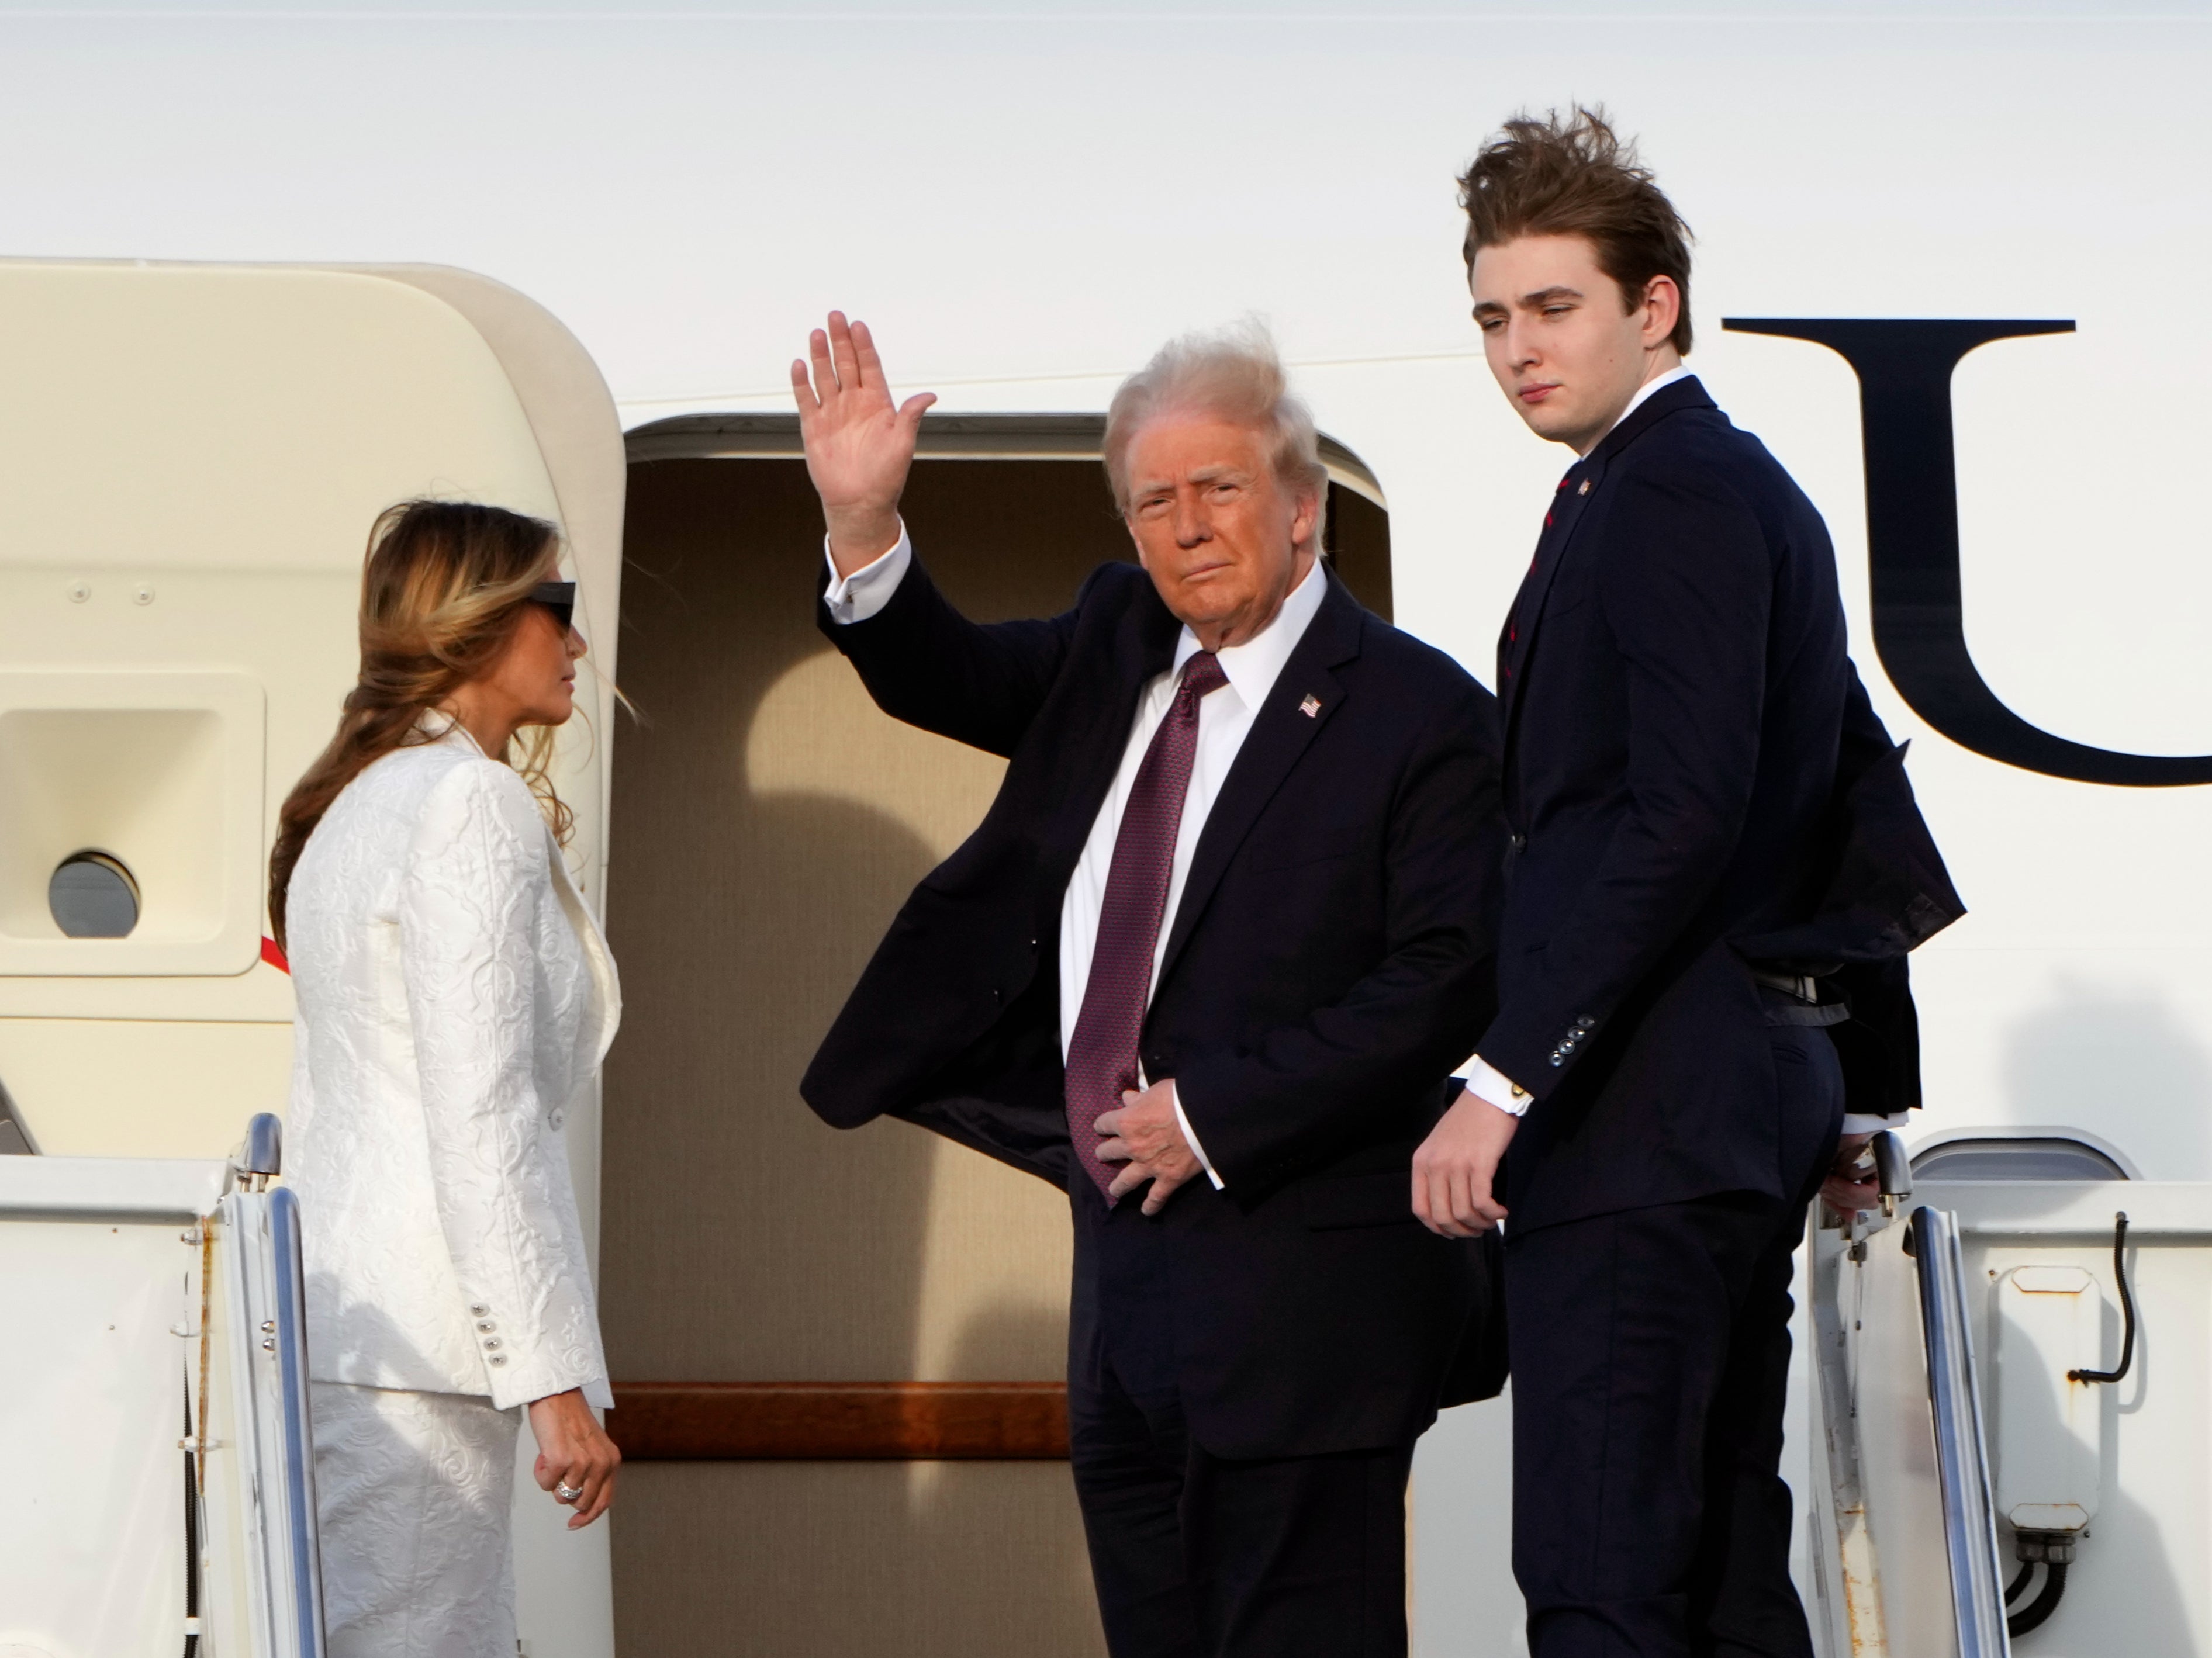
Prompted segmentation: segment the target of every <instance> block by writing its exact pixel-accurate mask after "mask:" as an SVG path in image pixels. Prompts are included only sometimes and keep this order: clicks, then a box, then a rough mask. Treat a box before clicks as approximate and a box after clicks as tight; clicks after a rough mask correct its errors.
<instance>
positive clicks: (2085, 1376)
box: [2030, 1209, 2136, 1628]
mask: <svg viewBox="0 0 2212 1658" xmlns="http://www.w3.org/2000/svg"><path fill="white" fill-rule="evenodd" d="M2127 1248H2128V1212H2127V1211H2126V1210H2124V1209H2123V1210H2121V1211H2120V1212H2119V1213H2118V1214H2117V1215H2114V1216H2113V1217H2112V1276H2113V1277H2114V1278H2118V1280H2119V1281H2120V1315H2121V1316H2122V1318H2124V1320H2125V1321H2126V1333H2124V1335H2122V1336H2121V1338H2120V1368H2119V1369H2118V1370H2069V1371H2067V1373H2066V1379H2067V1380H2068V1381H2069V1382H2118V1380H2119V1379H2120V1378H2121V1377H2122V1376H2125V1375H2126V1374H2127V1373H2128V1366H2129V1365H2130V1364H2132V1363H2135V1362H2136V1298H2135V1297H2134V1296H2133V1295H2131V1294H2130V1293H2129V1291H2128V1257H2127ZM2039 1621H2040V1620H2039ZM2030 1627H2031V1628H2032V1627H2033V1625H2030Z"/></svg>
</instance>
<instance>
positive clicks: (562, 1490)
mask: <svg viewBox="0 0 2212 1658" xmlns="http://www.w3.org/2000/svg"><path fill="white" fill-rule="evenodd" d="M583 1494H584V1492H583V1488H582V1487H581V1486H580V1485H556V1486H555V1487H554V1488H553V1500H554V1501H555V1502H556V1503H573V1502H574V1501H575V1500H576V1499H577V1498H578V1497H581V1496H582V1495H583Z"/></svg>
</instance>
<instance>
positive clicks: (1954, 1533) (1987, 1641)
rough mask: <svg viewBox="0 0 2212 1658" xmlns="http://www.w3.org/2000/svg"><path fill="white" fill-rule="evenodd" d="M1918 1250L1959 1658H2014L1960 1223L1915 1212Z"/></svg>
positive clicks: (1924, 1210) (1944, 1213) (1945, 1215)
mask: <svg viewBox="0 0 2212 1658" xmlns="http://www.w3.org/2000/svg"><path fill="white" fill-rule="evenodd" d="M1911 1225H1912V1230H1911V1245H1912V1254H1913V1260H1914V1264H1915V1265H1916V1266H1917V1268H1918V1270H1919V1276H1920V1324H1921V1330H1922V1333H1923V1335H1924V1336H1925V1338H1926V1341H1927V1349H1928V1401H1929V1409H1930V1413H1931V1415H1932V1417H1933V1418H1934V1423H1935V1429H1936V1480H1937V1483H1938V1485H1940V1486H1941V1487H1942V1495H1943V1548H1944V1553H1945V1555H1946V1556H1947V1557H1948V1559H1949V1562H1950V1567H1951V1606H1952V1612H1953V1614H1954V1617H1955V1619H1956V1620H1957V1625H1958V1631H1959V1658H2010V1655H2011V1652H2012V1637H2010V1636H2009V1635H2008V1633H2007V1632H2006V1630H2005V1604H2004V1578H2003V1576H2002V1574H2001V1573H2000V1572H1999V1570H1998V1568H1997V1529H1996V1501H1995V1499H1994V1498H1993V1497H1991V1496H1990V1458H1989V1451H1988V1448H1987V1442H1986V1441H1985V1440H1984V1436H1983V1434H1982V1411H1981V1390H1980V1388H1979V1387H1978V1384H1977V1381H1976V1377H1975V1375H1974V1344H1973V1337H1972V1329H1971V1326H1970V1324H1969V1321H1968V1319H1967V1316H1966V1262H1965V1258H1964V1255H1963V1254H1962V1252H1961V1251H1960V1247H1959V1218H1958V1217H1957V1216H1956V1215H1954V1214H1953V1213H1952V1212H1950V1211H1949V1210H1948V1209H1936V1208H1932V1207H1930V1206H1928V1205H1926V1204H1923V1205H1921V1206H1919V1207H1918V1208H1917V1209H1915V1210H1914V1211H1913V1212H1912V1223H1911Z"/></svg>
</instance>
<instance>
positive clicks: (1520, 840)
mask: <svg viewBox="0 0 2212 1658" xmlns="http://www.w3.org/2000/svg"><path fill="white" fill-rule="evenodd" d="M1510 839H1511V841H1512V844H1513V850H1514V851H1516V852H1518V851H1520V850H1521V848H1522V847H1525V846H1527V845H1528V836H1527V835H1513V836H1511V837H1510Z"/></svg>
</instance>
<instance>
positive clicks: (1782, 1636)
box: [1505, 1027, 1843, 1658]
mask: <svg viewBox="0 0 2212 1658" xmlns="http://www.w3.org/2000/svg"><path fill="white" fill-rule="evenodd" d="M1770 1035H1771V1037H1772V1045H1773V1048H1774V1058H1775V1071H1776V1073H1777V1075H1778V1078H1779V1080H1780V1084H1781V1087H1780V1090H1779V1092H1780V1104H1781V1108H1782V1112H1783V1124H1782V1126H1783V1169H1784V1177H1785V1181H1787V1183H1788V1187H1789V1189H1791V1190H1793V1191H1795V1192H1796V1194H1797V1195H1796V1196H1795V1197H1793V1198H1792V1199H1790V1200H1789V1201H1786V1202H1785V1201H1783V1200H1781V1199H1776V1198H1773V1197H1770V1196H1767V1195H1765V1194H1763V1193H1750V1192H1737V1193H1722V1194H1720V1195H1717V1196H1714V1197H1710V1198H1704V1199H1697V1200H1695V1201H1692V1202H1687V1203H1669V1204H1660V1205H1656V1206H1652V1207H1650V1208H1646V1209H1632V1210H1628V1211H1625V1212H1620V1213H1615V1214H1609V1215H1601V1216H1598V1217H1595V1218H1591V1219H1588V1220H1581V1221H1573V1222H1569V1223H1567V1224H1562V1225H1558V1226H1550V1227H1542V1228H1539V1229H1537V1230H1534V1231H1531V1232H1528V1233H1527V1234H1525V1235H1522V1236H1510V1235H1509V1237H1508V1240H1507V1243H1506V1251H1505V1297H1506V1307H1507V1314H1506V1323H1507V1327H1508V1328H1509V1329H1510V1330H1511V1331H1512V1338H1511V1340H1512V1354H1513V1573H1514V1576H1515V1577H1516V1578H1517V1579H1518V1580H1519V1582H1520V1584H1521V1591H1522V1594H1523V1595H1524V1596H1525V1597H1526V1598H1527V1600H1528V1649H1529V1652H1530V1653H1531V1655H1532V1658H1685V1655H1697V1658H1707V1655H1712V1658H1750V1655H1754V1654H1755V1655H1759V1658H1811V1654H1812V1650H1813V1649H1812V1643H1811V1639H1810V1637H1809V1635H1808V1631H1807V1629H1806V1625H1805V1613H1804V1610H1803V1607H1802V1606H1801V1605H1800V1603H1799V1601H1798V1599H1797V1593H1796V1588H1794V1587H1793V1586H1792V1584H1791V1582H1790V1523H1791V1518H1792V1515H1791V1506H1792V1505H1791V1503H1790V1491H1789V1487H1788V1486H1787V1485H1784V1483H1783V1481H1782V1478H1781V1475H1780V1472H1779V1470H1780V1467H1781V1459H1782V1417H1783V1404H1784V1392H1785V1388H1786V1385H1787V1378H1788V1373H1789V1368H1790V1270H1791V1268H1790V1257H1791V1254H1792V1253H1793V1252H1794V1251H1795V1249H1796V1247H1797V1243H1798V1242H1799V1240H1800V1239H1801V1238H1802V1236H1803V1235H1804V1224H1805V1210H1806V1206H1807V1205H1808V1203H1809V1202H1810V1201H1811V1200H1812V1199H1813V1197H1814V1194H1815V1193H1817V1192H1818V1190H1819V1187H1820V1179H1821V1176H1822V1175H1824V1174H1825V1173H1826V1165H1827V1163H1828V1162H1829V1160H1830V1158H1831V1157H1832V1155H1833V1151H1834V1147H1835V1143H1836V1135H1837V1133H1838V1129H1839V1128H1840V1127H1841V1125H1842V1121H1843V1080H1842V1073H1841V1071H1840V1069H1839V1068H1838V1065H1837V1061H1836V1054H1835V1049H1834V1048H1833V1047H1832V1044H1831V1043H1830V1042H1829V1040H1828V1037H1827V1034H1826V1032H1825V1031H1823V1030H1820V1029H1808V1028H1803V1027H1796V1028H1791V1027H1777V1028H1775V1029H1772V1030H1771V1032H1770Z"/></svg>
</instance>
